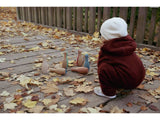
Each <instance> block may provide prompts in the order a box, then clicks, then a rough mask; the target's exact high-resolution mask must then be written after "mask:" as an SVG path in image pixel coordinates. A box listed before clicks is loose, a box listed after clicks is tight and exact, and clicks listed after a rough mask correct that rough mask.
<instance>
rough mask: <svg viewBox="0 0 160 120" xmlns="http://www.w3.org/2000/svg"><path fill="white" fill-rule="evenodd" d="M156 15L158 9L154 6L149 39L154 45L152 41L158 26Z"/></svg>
mask: <svg viewBox="0 0 160 120" xmlns="http://www.w3.org/2000/svg"><path fill="white" fill-rule="evenodd" d="M156 16H157V9H156V8H152V16H151V22H150V27H149V41H148V43H149V44H150V45H152V42H153V40H154V35H155V27H156Z"/></svg>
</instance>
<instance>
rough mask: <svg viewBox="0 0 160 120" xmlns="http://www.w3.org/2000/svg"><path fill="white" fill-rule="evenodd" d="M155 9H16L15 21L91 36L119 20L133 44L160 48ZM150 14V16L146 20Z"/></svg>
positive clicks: (159, 28) (159, 33) (158, 25)
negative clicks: (107, 22)
mask: <svg viewBox="0 0 160 120" xmlns="http://www.w3.org/2000/svg"><path fill="white" fill-rule="evenodd" d="M157 11H158V8H148V7H138V8H136V7H18V8H17V13H18V14H17V16H18V19H19V20H24V21H28V22H34V23H38V24H42V25H48V26H54V27H59V28H64V29H68V30H75V31H78V32H86V33H90V34H92V33H94V32H95V31H99V29H100V26H101V24H102V23H103V21H105V20H106V19H109V18H111V17H118V16H119V17H122V18H123V19H124V20H126V22H127V24H128V32H129V34H130V35H131V36H132V37H133V38H134V39H135V40H136V42H137V43H145V44H149V45H155V46H160V22H158V21H157V20H156V19H157V16H158V15H157ZM148 14H150V16H148Z"/></svg>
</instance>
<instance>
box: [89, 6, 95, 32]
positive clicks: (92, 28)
mask: <svg viewBox="0 0 160 120" xmlns="http://www.w3.org/2000/svg"><path fill="white" fill-rule="evenodd" d="M95 18H96V8H95V7H90V8H89V33H91V34H92V33H94V32H95Z"/></svg>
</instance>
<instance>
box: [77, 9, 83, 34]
mask: <svg viewBox="0 0 160 120" xmlns="http://www.w3.org/2000/svg"><path fill="white" fill-rule="evenodd" d="M82 21H83V13H82V7H78V8H77V31H78V32H81V31H82Z"/></svg>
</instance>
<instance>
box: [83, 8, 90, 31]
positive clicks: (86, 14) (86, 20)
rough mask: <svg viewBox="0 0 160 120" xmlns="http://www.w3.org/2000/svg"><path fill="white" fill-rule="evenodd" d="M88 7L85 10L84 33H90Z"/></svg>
mask: <svg viewBox="0 0 160 120" xmlns="http://www.w3.org/2000/svg"><path fill="white" fill-rule="evenodd" d="M88 9H89V8H88V7H86V8H85V18H84V31H85V32H87V31H88Z"/></svg>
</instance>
